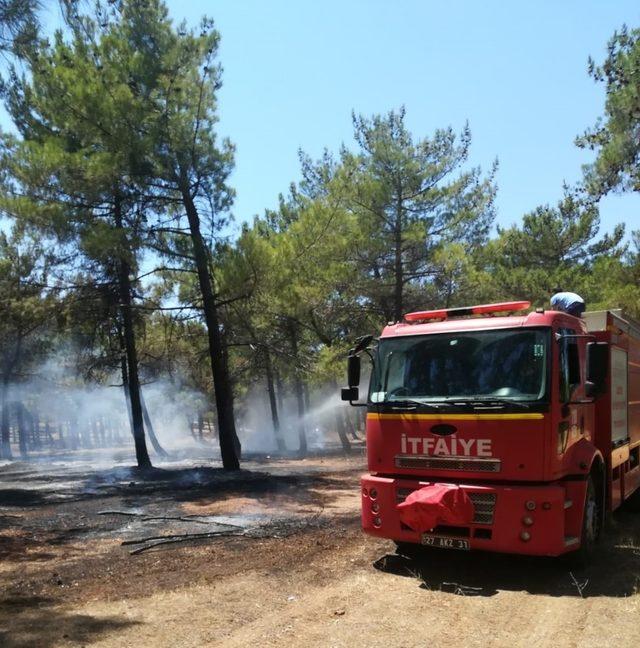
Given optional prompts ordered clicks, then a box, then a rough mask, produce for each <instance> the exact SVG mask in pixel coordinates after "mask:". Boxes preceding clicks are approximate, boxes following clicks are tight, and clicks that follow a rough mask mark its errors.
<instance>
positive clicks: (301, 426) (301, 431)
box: [289, 323, 307, 457]
mask: <svg viewBox="0 0 640 648" xmlns="http://www.w3.org/2000/svg"><path fill="white" fill-rule="evenodd" d="M289 335H290V337H291V350H292V351H293V357H294V362H295V363H296V366H294V368H293V393H294V394H295V397H296V403H297V405H298V420H297V422H296V427H297V428H298V439H299V446H298V454H299V455H300V456H301V457H304V456H306V454H307V431H306V429H305V421H304V417H305V409H304V386H303V384H302V380H301V378H300V369H299V367H298V366H297V364H298V334H297V332H296V330H295V326H294V325H293V323H292V324H291V325H290V326H289Z"/></svg>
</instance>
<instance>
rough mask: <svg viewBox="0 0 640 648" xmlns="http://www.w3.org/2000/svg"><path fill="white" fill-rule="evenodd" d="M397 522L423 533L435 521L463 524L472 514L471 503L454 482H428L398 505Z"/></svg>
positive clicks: (469, 519)
mask: <svg viewBox="0 0 640 648" xmlns="http://www.w3.org/2000/svg"><path fill="white" fill-rule="evenodd" d="M397 509H398V512H399V513H400V521H401V522H403V523H404V524H406V525H407V526H408V527H409V528H410V529H413V531H419V532H420V533H423V532H425V531H430V530H431V529H433V528H434V527H436V526H438V525H439V524H447V525H449V524H450V525H454V526H466V525H468V524H470V523H471V521H472V520H473V515H474V508H473V502H472V501H471V500H470V499H469V496H468V495H467V494H466V493H465V491H464V489H462V488H460V487H459V486H456V485H455V484H429V485H428V486H424V487H423V488H420V489H419V490H416V491H413V493H411V494H410V495H409V497H407V499H406V500H405V501H404V502H402V503H401V504H398V506H397Z"/></svg>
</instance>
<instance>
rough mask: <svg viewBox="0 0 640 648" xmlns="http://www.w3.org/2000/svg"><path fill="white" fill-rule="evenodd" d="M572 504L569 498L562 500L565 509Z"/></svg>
mask: <svg viewBox="0 0 640 648" xmlns="http://www.w3.org/2000/svg"><path fill="white" fill-rule="evenodd" d="M572 506H573V502H572V501H571V500H565V501H564V507H565V508H566V509H568V508H571V507H572Z"/></svg>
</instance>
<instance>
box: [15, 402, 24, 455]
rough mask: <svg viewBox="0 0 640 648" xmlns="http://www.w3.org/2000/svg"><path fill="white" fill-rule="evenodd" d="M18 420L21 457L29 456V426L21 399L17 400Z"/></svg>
mask: <svg viewBox="0 0 640 648" xmlns="http://www.w3.org/2000/svg"><path fill="white" fill-rule="evenodd" d="M15 407H16V420H17V422H18V445H19V448H20V457H22V459H26V458H27V426H26V421H25V420H24V405H23V404H22V403H21V402H20V401H16V402H15Z"/></svg>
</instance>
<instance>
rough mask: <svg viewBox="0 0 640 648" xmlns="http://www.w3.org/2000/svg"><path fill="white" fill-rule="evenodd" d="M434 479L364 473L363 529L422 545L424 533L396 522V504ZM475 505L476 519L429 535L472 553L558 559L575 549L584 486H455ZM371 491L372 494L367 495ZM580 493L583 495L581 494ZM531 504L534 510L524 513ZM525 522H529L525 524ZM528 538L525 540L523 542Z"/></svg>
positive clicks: (579, 484)
mask: <svg viewBox="0 0 640 648" xmlns="http://www.w3.org/2000/svg"><path fill="white" fill-rule="evenodd" d="M434 481H446V480H435V479H434V480H430V481H426V480H411V479H395V478H390V477H375V476H372V475H364V476H363V477H362V479H361V495H362V528H363V530H364V531H365V533H368V534H370V535H374V536H378V537H382V538H389V539H391V540H395V541H396V542H409V543H420V542H421V540H422V534H421V533H418V532H416V531H413V530H412V529H409V528H408V527H406V526H404V525H403V524H402V523H401V522H400V518H399V515H398V511H397V510H396V505H397V504H399V503H400V502H402V501H404V499H405V498H406V497H407V496H408V494H409V493H410V492H411V491H413V490H417V489H419V488H422V487H423V486H426V485H428V484H429V483H433V482H434ZM458 485H459V486H460V487H461V488H464V489H465V491H466V493H467V495H469V497H470V498H471V500H472V501H473V503H474V508H475V515H474V519H473V521H472V522H470V523H469V525H468V526H464V527H462V526H461V527H436V528H435V529H434V530H433V531H432V532H430V533H432V534H434V535H437V536H441V537H455V538H465V539H466V540H468V542H469V546H470V548H471V549H481V550H484V551H497V552H504V553H517V554H529V555H538V556H559V555H561V554H563V553H566V552H568V551H572V550H574V549H577V548H578V547H579V536H580V533H579V531H578V530H579V529H580V528H581V526H582V516H581V511H580V510H579V509H580V508H581V503H582V502H583V501H584V486H583V482H566V483H565V482H555V483H552V484H545V485H541V486H535V485H532V486H529V485H517V486H510V485H509V486H508V485H478V484H458ZM372 489H373V493H372V492H371V491H372ZM581 492H582V495H581ZM531 502H533V503H534V504H535V508H533V509H528V508H527V506H526V504H527V503H529V506H531ZM524 518H530V519H529V520H527V522H532V523H531V524H527V523H526V522H525V521H524ZM527 534H528V539H523V537H524V538H526V536H527Z"/></svg>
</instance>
